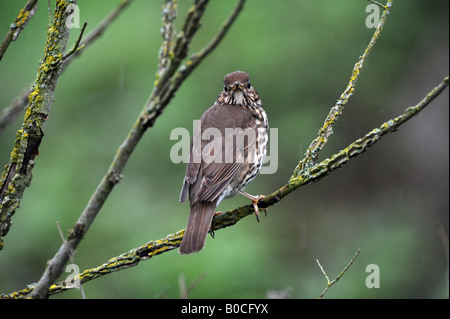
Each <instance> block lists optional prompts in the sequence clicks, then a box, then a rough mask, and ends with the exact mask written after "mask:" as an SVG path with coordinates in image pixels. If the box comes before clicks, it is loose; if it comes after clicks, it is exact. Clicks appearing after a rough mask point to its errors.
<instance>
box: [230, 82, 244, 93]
mask: <svg viewBox="0 0 450 319" xmlns="http://www.w3.org/2000/svg"><path fill="white" fill-rule="evenodd" d="M244 89H245V88H244V86H242V85H241V84H240V83H239V82H238V81H236V82H234V85H233V87H232V88H231V90H230V91H231V92H234V91H236V90H241V91H243V92H244Z"/></svg>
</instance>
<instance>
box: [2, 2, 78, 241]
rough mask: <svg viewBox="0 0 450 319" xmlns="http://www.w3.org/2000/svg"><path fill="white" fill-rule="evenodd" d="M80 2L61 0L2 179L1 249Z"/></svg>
mask: <svg viewBox="0 0 450 319" xmlns="http://www.w3.org/2000/svg"><path fill="white" fill-rule="evenodd" d="M74 3H76V1H68V0H59V1H57V2H56V7H55V11H54V15H53V21H52V25H51V26H50V28H48V29H47V40H46V43H45V48H44V55H43V57H42V59H41V61H40V65H39V68H38V72H37V77H36V80H35V82H34V85H33V88H32V91H31V93H30V94H29V95H28V105H27V107H26V111H25V117H24V121H23V124H22V127H21V128H20V129H19V130H18V131H17V134H16V140H15V142H14V148H13V150H12V152H11V157H10V161H9V163H8V164H7V165H6V166H5V168H4V170H3V173H2V174H1V178H0V250H1V249H2V248H3V245H4V244H3V240H2V238H1V237H4V236H6V234H7V233H8V231H9V229H10V227H11V224H12V222H11V217H12V216H13V215H14V213H15V212H16V210H17V208H18V207H19V205H20V201H21V199H22V196H23V193H24V191H25V189H26V188H27V187H28V186H29V185H30V183H31V179H32V170H33V167H34V163H35V158H36V156H37V155H38V154H39V146H40V144H41V141H42V139H43V137H44V128H45V123H46V121H47V119H48V114H49V112H50V108H51V106H52V103H53V98H54V94H55V88H56V85H57V83H58V79H59V75H60V72H61V66H62V61H63V60H64V52H65V50H66V46H67V41H68V38H69V34H70V28H69V27H68V26H67V25H66V19H67V16H68V15H67V12H66V9H67V6H68V5H69V4H74Z"/></svg>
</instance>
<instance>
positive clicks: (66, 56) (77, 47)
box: [62, 22, 87, 61]
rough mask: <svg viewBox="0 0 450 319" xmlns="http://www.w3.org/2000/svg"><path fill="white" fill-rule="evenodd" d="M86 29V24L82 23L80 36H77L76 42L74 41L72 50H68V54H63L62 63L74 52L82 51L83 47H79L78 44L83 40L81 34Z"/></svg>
mask: <svg viewBox="0 0 450 319" xmlns="http://www.w3.org/2000/svg"><path fill="white" fill-rule="evenodd" d="M86 27H87V22H85V23H83V26H82V27H81V31H80V35H79V36H78V39H77V41H75V44H74V46H73V47H72V49H70V50H69V51H68V52H66V53H65V54H64V56H63V57H62V60H63V61H64V60H66V59H67V58H69V57H70V56H71V55H72V54H74V53H75V52H77V51H79V50H81V49H83V47H84V45H81V46H80V42H81V39H82V38H83V33H84V30H86Z"/></svg>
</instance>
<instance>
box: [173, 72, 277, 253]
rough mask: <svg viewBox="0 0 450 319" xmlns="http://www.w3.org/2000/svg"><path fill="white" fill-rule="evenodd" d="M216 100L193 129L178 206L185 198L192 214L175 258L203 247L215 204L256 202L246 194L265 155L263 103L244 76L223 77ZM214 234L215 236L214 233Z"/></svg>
mask: <svg viewBox="0 0 450 319" xmlns="http://www.w3.org/2000/svg"><path fill="white" fill-rule="evenodd" d="M223 84H224V86H223V89H222V91H221V92H220V94H219V96H218V98H217V100H216V101H215V103H214V104H213V106H211V107H210V108H208V109H207V110H206V111H205V112H204V113H203V115H202V116H201V118H200V121H199V122H198V124H197V126H196V128H195V129H194V134H193V139H192V142H191V147H190V154H189V161H188V163H187V166H186V174H185V177H184V180H183V186H182V189H181V193H180V202H184V201H186V199H187V198H188V196H189V201H190V212H189V217H188V222H187V226H186V229H185V233H184V236H183V239H182V241H181V244H180V247H179V253H180V254H183V255H187V254H191V253H196V252H199V251H200V250H202V249H203V248H204V246H205V242H206V238H207V236H208V232H210V231H212V226H211V223H212V220H213V217H214V214H215V213H216V212H215V210H216V207H217V205H219V203H220V202H221V201H222V200H224V199H226V198H230V197H232V196H235V195H236V194H238V193H240V194H242V195H244V196H246V197H248V198H249V199H250V200H251V201H252V204H253V207H254V210H255V215H256V218H257V220H258V222H259V211H258V204H257V203H258V201H259V200H260V199H262V198H264V196H263V195H257V196H253V195H250V194H248V193H246V192H244V188H245V187H246V186H247V185H248V184H249V183H250V182H251V181H252V180H253V179H254V178H255V177H256V175H257V174H258V173H259V170H260V169H261V166H262V164H263V163H264V159H265V156H266V152H267V146H268V132H269V122H268V118H267V114H266V112H265V111H264V109H263V108H262V103H261V99H260V97H259V95H258V93H257V92H256V90H255V89H254V87H253V86H252V85H251V83H250V77H249V75H248V74H247V73H246V72H243V71H235V72H232V73H229V74H227V75H226V76H225V78H224V80H223ZM212 234H213V233H212Z"/></svg>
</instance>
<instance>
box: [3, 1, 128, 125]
mask: <svg viewBox="0 0 450 319" xmlns="http://www.w3.org/2000/svg"><path fill="white" fill-rule="evenodd" d="M131 1H133V0H123V1H122V2H121V3H120V4H119V5H118V6H117V7H116V8H115V9H114V10H113V11H112V12H111V13H110V14H109V15H108V16H107V17H106V18H105V19H104V20H103V21H102V22H100V23H99V24H98V25H97V26H96V27H95V29H93V30H92V31H91V32H89V33H88V34H87V35H86V37H84V38H83V39H82V40H81V42H80V45H79V47H83V48H84V49H86V47H88V46H89V45H90V44H92V43H93V42H94V41H95V40H97V39H98V38H99V37H100V35H102V34H103V32H104V31H105V30H106V28H107V27H108V26H110V25H111V23H112V22H113V21H114V20H115V19H116V18H117V17H118V16H119V14H120V13H121V12H122V11H123V10H124V9H125V8H126V7H127V6H128V5H129V4H130V3H131ZM83 51H84V50H83ZM81 52H82V51H79V50H77V51H75V52H74V53H73V54H72V55H70V56H68V57H66V59H65V60H64V62H63V65H62V69H61V72H63V71H64V70H65V69H66V68H67V67H68V66H69V65H70V62H72V61H73V59H74V58H75V57H77V56H79V55H80V54H81ZM30 86H31V85H30ZM31 90H32V89H29V88H27V89H25V90H24V92H22V94H21V95H20V96H19V97H18V98H17V99H16V100H14V101H13V102H12V103H11V105H10V106H8V107H6V108H5V109H4V110H3V111H2V112H1V113H0V133H1V132H2V131H3V130H4V129H5V128H6V126H7V125H8V124H9V123H11V121H12V120H13V119H14V118H15V117H16V116H17V114H19V113H20V112H21V111H22V110H23V109H25V107H26V106H27V103H28V95H29V94H30V93H31Z"/></svg>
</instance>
